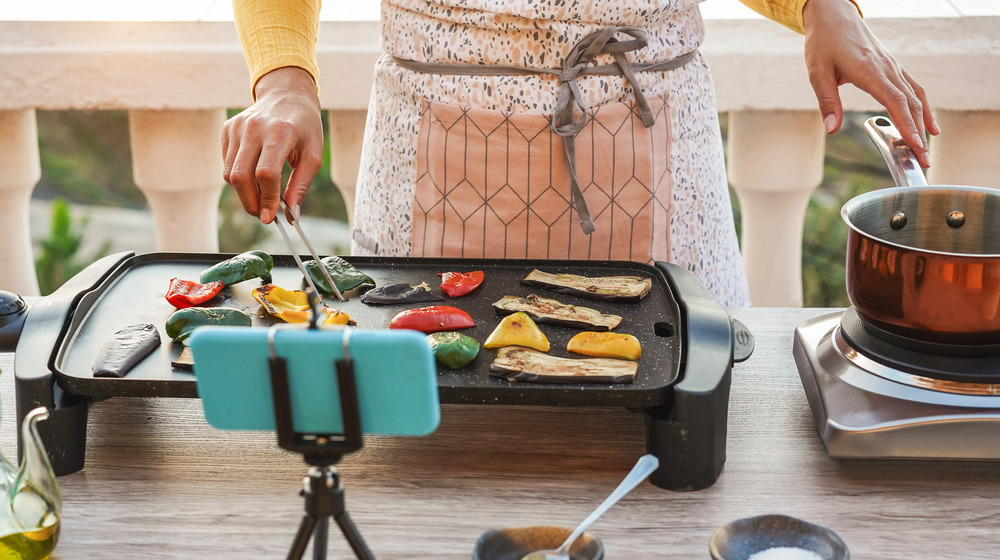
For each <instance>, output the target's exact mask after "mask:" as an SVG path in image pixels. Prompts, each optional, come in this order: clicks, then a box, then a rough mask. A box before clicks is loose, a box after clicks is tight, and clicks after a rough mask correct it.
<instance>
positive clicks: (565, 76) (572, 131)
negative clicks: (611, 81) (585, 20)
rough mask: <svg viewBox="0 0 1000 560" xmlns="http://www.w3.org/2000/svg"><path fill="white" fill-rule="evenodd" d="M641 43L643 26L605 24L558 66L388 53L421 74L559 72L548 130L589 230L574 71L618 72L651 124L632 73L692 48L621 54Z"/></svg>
mask: <svg viewBox="0 0 1000 560" xmlns="http://www.w3.org/2000/svg"><path fill="white" fill-rule="evenodd" d="M618 33H623V34H625V35H628V36H629V37H630V39H627V40H624V41H620V40H618V38H616V37H615V35H616V34H618ZM646 45H647V40H646V32H645V31H643V30H642V29H640V28H638V27H605V28H604V29H601V30H599V31H596V32H594V33H591V34H590V35H587V36H586V37H584V38H583V39H581V40H580V42H579V43H577V44H576V45H575V46H574V47H573V49H572V50H570V52H569V54H568V55H567V56H566V59H565V60H564V61H563V66H562V68H530V67H526V66H511V65H499V64H498V65H488V64H465V63H455V64H451V63H447V62H417V61H414V60H406V59H401V58H396V57H392V59H393V62H395V63H396V64H397V65H399V66H401V67H403V68H406V69H407V70H412V71H414V72H420V73H424V74H439V75H447V76H523V75H525V74H540V75H542V74H544V75H552V76H556V77H558V78H559V95H558V97H557V98H556V106H555V111H554V114H553V116H552V131H553V132H555V133H556V134H558V135H559V136H561V137H562V138H563V146H564V148H565V155H566V166H567V167H568V168H569V178H570V179H569V180H570V195H571V204H572V205H573V208H574V209H575V210H576V213H577V215H578V216H579V218H580V227H581V228H583V232H584V233H586V234H588V235H589V234H590V233H592V232H593V231H594V220H593V218H591V216H590V209H589V208H587V201H586V200H585V199H584V198H583V192H582V191H581V190H580V183H579V182H578V181H577V178H576V142H575V139H576V135H577V134H579V133H580V131H581V130H583V128H584V126H586V124H587V107H586V106H584V104H583V94H582V93H581V92H580V86H579V84H578V83H577V81H576V79H577V78H578V77H579V76H618V75H620V76H624V77H625V79H626V80H627V81H628V83H629V85H631V86H632V94H633V96H634V97H635V105H636V109H637V110H638V112H639V118H640V119H641V120H642V124H643V126H645V127H646V128H649V127H651V126H653V124H654V122H655V119H654V117H653V112H652V111H651V110H650V108H649V103H648V102H647V101H646V97H645V96H644V95H643V93H642V88H640V87H639V84H638V82H637V81H636V78H635V73H636V72H663V71H666V70H673V69H675V68H680V67H681V66H684V65H685V64H687V63H688V62H690V61H691V59H693V58H694V57H695V56H696V55H697V54H698V51H697V50H694V51H691V52H689V53H686V54H683V55H681V56H678V57H677V58H672V59H670V60H665V61H662V62H654V63H651V64H632V63H631V62H629V60H628V58H626V56H625V53H627V52H630V51H637V50H640V49H643V48H645V47H646ZM606 54H607V55H611V56H612V57H613V58H614V64H601V65H598V64H597V63H596V59H597V57H599V56H601V55H606ZM576 107H579V108H580V111H581V114H580V117H579V118H577V119H574V118H573V109H574V108H576Z"/></svg>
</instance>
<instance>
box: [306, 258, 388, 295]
mask: <svg viewBox="0 0 1000 560" xmlns="http://www.w3.org/2000/svg"><path fill="white" fill-rule="evenodd" d="M320 263H322V264H320ZM320 263H317V262H316V261H312V260H310V261H305V262H304V263H302V264H303V265H304V266H305V268H306V272H308V273H309V277H310V278H312V281H313V283H315V284H316V288H317V289H318V290H320V291H321V292H323V293H325V294H333V293H334V292H333V286H331V285H330V283H329V282H327V281H326V277H325V276H323V271H322V269H320V266H322V267H323V268H325V269H326V271H327V272H328V273H329V274H330V279H331V280H333V283H334V284H336V285H337V289H338V290H340V293H344V292H346V291H347V290H352V289H354V288H357V287H358V286H365V285H368V286H374V285H375V281H374V280H372V278H371V276H368V275H367V274H365V273H364V272H361V271H360V270H358V269H357V268H355V267H354V265H352V264H351V263H349V262H347V261H345V260H344V259H342V258H340V257H338V256H330V257H326V258H325V259H322V260H321V261H320Z"/></svg>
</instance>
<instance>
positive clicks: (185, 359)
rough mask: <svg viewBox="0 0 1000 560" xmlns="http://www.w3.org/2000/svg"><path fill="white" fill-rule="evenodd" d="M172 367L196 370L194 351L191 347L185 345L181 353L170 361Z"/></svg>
mask: <svg viewBox="0 0 1000 560" xmlns="http://www.w3.org/2000/svg"><path fill="white" fill-rule="evenodd" d="M170 367H172V368H174V369H179V370H183V371H194V352H191V347H190V346H185V347H184V350H181V353H180V355H179V356H177V358H176V359H175V360H173V361H171V362H170Z"/></svg>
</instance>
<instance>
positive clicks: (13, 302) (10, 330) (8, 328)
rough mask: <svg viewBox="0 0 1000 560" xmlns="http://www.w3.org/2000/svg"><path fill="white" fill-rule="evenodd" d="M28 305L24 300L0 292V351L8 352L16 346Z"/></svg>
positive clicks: (8, 293) (11, 294)
mask: <svg viewBox="0 0 1000 560" xmlns="http://www.w3.org/2000/svg"><path fill="white" fill-rule="evenodd" d="M27 310H28V304H26V303H24V298H22V297H21V296H19V295H17V294H13V293H11V292H5V291H3V290H0V351H2V352H10V351H12V350H13V349H14V347H15V346H17V339H18V337H20V336H21V326H22V325H23V324H24V313H25V312H26V311H27Z"/></svg>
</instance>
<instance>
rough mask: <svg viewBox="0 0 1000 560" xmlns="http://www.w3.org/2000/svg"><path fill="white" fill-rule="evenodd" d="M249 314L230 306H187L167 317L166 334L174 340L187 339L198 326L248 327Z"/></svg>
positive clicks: (249, 323) (249, 321) (249, 322)
mask: <svg viewBox="0 0 1000 560" xmlns="http://www.w3.org/2000/svg"><path fill="white" fill-rule="evenodd" d="M251 324H252V321H251V319H250V316H249V315H247V314H246V313H244V312H242V311H240V310H239V309H233V308H231V307H188V308H187V309H178V310H177V311H174V313H173V315H171V316H170V318H169V319H167V324H166V331H167V336H169V337H170V339H171V340H173V341H174V342H183V341H185V340H187V338H188V337H189V336H191V333H192V332H194V330H195V329H196V328H198V327H205V326H227V327H249V326H250V325H251Z"/></svg>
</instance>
